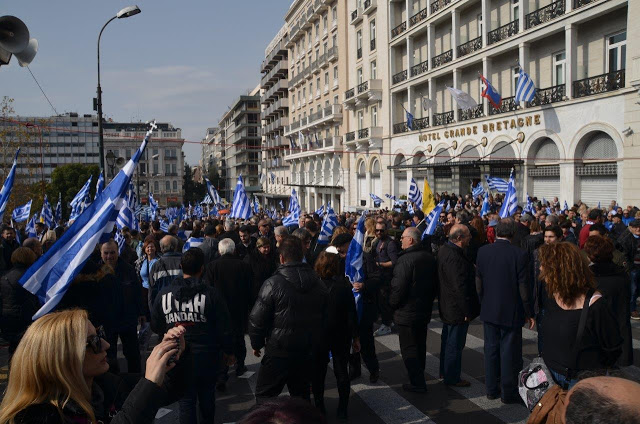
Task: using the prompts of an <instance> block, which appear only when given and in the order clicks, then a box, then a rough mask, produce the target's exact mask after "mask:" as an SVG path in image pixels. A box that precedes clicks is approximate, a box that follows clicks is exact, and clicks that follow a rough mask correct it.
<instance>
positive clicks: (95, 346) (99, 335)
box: [87, 326, 107, 355]
mask: <svg viewBox="0 0 640 424" xmlns="http://www.w3.org/2000/svg"><path fill="white" fill-rule="evenodd" d="M106 337H107V336H106V335H105V333H104V328H103V327H102V326H100V327H98V328H96V334H94V335H93V336H89V337H87V346H88V347H91V350H93V353H95V354H96V355H97V354H98V353H102V352H104V349H103V346H102V339H104V338H106Z"/></svg>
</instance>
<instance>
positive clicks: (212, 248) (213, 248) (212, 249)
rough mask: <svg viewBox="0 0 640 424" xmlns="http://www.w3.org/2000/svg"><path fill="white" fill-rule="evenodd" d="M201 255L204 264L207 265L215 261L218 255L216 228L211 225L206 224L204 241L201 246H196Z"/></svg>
mask: <svg viewBox="0 0 640 424" xmlns="http://www.w3.org/2000/svg"><path fill="white" fill-rule="evenodd" d="M198 248H199V249H200V250H202V253H204V263H205V265H207V264H208V263H210V262H211V261H213V260H214V259H216V258H217V257H218V256H219V254H218V239H216V228H215V227H214V226H213V224H207V225H205V227H204V240H203V241H202V244H201V245H199V246H198Z"/></svg>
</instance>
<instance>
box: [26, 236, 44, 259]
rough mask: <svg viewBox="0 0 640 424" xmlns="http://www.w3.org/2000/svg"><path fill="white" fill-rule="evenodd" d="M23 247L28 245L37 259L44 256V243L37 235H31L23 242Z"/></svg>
mask: <svg viewBox="0 0 640 424" xmlns="http://www.w3.org/2000/svg"><path fill="white" fill-rule="evenodd" d="M22 247H27V248H29V249H31V250H32V251H33V253H35V254H36V259H37V258H40V256H42V243H40V240H38V239H37V238H35V237H30V238H28V239H26V240H25V241H23V242H22Z"/></svg>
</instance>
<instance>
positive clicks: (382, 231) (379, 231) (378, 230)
mask: <svg viewBox="0 0 640 424" xmlns="http://www.w3.org/2000/svg"><path fill="white" fill-rule="evenodd" d="M376 233H384V230H380V229H377V228H376Z"/></svg>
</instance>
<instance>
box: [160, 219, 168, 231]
mask: <svg viewBox="0 0 640 424" xmlns="http://www.w3.org/2000/svg"><path fill="white" fill-rule="evenodd" d="M160 231H162V232H164V233H168V232H169V221H168V220H166V219H163V220H162V221H160Z"/></svg>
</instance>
